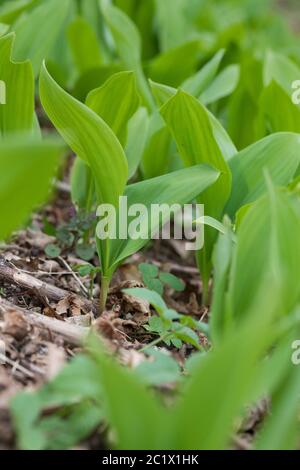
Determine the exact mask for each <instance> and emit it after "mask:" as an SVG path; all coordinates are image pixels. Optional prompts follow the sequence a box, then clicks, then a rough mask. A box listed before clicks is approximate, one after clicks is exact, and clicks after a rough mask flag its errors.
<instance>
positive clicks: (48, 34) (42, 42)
mask: <svg viewBox="0 0 300 470" xmlns="http://www.w3.org/2000/svg"><path fill="white" fill-rule="evenodd" d="M69 8H70V0H48V1H47V2H43V3H42V4H41V5H39V6H38V7H37V8H35V9H34V10H32V12H30V14H29V15H28V16H27V17H26V19H22V20H21V21H20V22H19V23H18V24H17V25H16V27H15V33H16V42H15V47H14V58H15V59H17V60H25V59H30V60H31V62H32V65H33V70H34V73H35V76H36V75H37V74H38V72H39V69H40V66H41V64H42V61H43V60H44V59H45V58H46V57H47V56H48V54H49V52H50V51H51V49H52V47H53V46H54V44H55V41H56V39H57V37H58V35H59V33H60V31H61V29H62V27H63V24H64V22H65V20H66V18H67V14H68V12H69Z"/></svg>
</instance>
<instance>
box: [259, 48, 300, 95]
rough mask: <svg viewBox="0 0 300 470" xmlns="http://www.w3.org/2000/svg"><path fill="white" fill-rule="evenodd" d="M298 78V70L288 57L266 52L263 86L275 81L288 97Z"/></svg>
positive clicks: (299, 70)
mask: <svg viewBox="0 0 300 470" xmlns="http://www.w3.org/2000/svg"><path fill="white" fill-rule="evenodd" d="M299 76H300V68H299V67H298V66H297V65H296V64H295V63H294V62H292V61H291V60H290V59H289V58H288V57H286V56H284V55H282V54H279V53H276V52H273V51H268V53H267V54H266V58H265V63H264V70H263V79H264V85H265V86H268V85H269V84H270V83H271V82H272V80H275V81H276V82H277V83H279V84H280V85H281V87H282V88H283V89H284V90H285V92H286V93H287V94H288V95H289V96H290V95H291V92H292V83H293V82H294V81H295V80H297V79H299Z"/></svg>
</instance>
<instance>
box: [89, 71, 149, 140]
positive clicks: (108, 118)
mask: <svg viewBox="0 0 300 470" xmlns="http://www.w3.org/2000/svg"><path fill="white" fill-rule="evenodd" d="M139 102H140V99H139V95H138V93H137V89H136V80H135V75H134V73H133V72H120V73H116V74H114V75H112V76H111V77H110V78H109V79H108V80H107V81H106V82H105V83H104V85H102V86H101V87H100V88H97V89H96V90H93V91H91V92H90V93H89V95H88V97H87V99H86V105H87V106H88V107H89V108H91V109H92V110H93V111H94V112H95V113H96V114H98V116H100V117H101V118H102V119H103V120H104V121H105V122H106V124H108V125H109V127H110V128H111V129H112V130H113V131H114V133H115V134H116V136H117V137H118V139H119V141H120V142H121V143H122V144H123V145H124V144H125V142H126V137H127V123H128V121H129V119H130V118H131V117H132V116H133V114H134V113H135V111H136V110H137V108H138V106H139Z"/></svg>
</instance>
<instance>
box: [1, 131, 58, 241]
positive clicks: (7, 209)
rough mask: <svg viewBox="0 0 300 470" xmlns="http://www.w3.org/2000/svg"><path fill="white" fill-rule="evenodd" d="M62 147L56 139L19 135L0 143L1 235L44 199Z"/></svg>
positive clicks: (19, 223)
mask: <svg viewBox="0 0 300 470" xmlns="http://www.w3.org/2000/svg"><path fill="white" fill-rule="evenodd" d="M62 149H63V147H62V145H61V143H60V142H57V141H50V140H48V141H44V142H42V141H35V140H32V139H28V138H22V137H20V136H19V137H18V138H16V137H14V139H13V140H12V141H11V140H8V141H7V140H6V141H5V142H1V143H0V188H1V189H0V207H1V217H2V222H1V226H0V239H4V238H6V237H7V236H9V235H10V234H11V232H12V231H13V230H15V229H17V228H19V227H20V225H21V224H23V223H24V222H26V219H27V217H28V216H29V214H30V212H31V211H32V210H33V209H35V208H36V207H37V206H39V205H40V204H41V203H43V202H44V201H45V199H46V198H47V195H48V192H49V188H50V184H51V180H52V178H53V176H54V175H55V172H56V169H57V165H58V158H59V156H60V155H61V154H62ZM24 182H26V184H24ZM20 188H22V189H21V193H20ZM20 194H21V197H20Z"/></svg>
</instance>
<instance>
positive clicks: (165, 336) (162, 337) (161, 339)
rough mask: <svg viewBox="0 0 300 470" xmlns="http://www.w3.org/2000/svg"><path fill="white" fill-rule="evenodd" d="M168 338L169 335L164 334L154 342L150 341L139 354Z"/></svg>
mask: <svg viewBox="0 0 300 470" xmlns="http://www.w3.org/2000/svg"><path fill="white" fill-rule="evenodd" d="M169 336H171V333H165V334H164V335H161V336H159V337H158V338H156V339H155V340H154V341H151V343H149V344H146V346H144V347H143V348H142V349H140V350H139V352H144V351H146V349H149V348H152V347H153V346H155V345H156V344H158V343H160V342H161V341H164V340H166V339H167V338H168V337H169Z"/></svg>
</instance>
